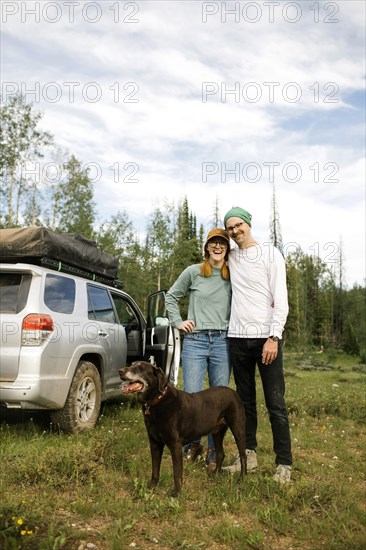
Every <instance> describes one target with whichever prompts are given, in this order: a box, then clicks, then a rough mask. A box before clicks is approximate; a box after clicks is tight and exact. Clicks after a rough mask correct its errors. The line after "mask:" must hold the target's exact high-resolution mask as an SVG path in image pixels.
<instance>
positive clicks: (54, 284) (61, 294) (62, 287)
mask: <svg viewBox="0 0 366 550" xmlns="http://www.w3.org/2000/svg"><path fill="white" fill-rule="evenodd" d="M44 303H45V304H46V306H47V307H48V308H49V309H51V310H52V311H57V312H58V313H72V312H73V311H74V306H75V281H74V280H73V279H70V278H69V277H62V275H51V274H49V273H48V274H47V276H46V284H45V289H44Z"/></svg>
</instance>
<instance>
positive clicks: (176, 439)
mask: <svg viewBox="0 0 366 550" xmlns="http://www.w3.org/2000/svg"><path fill="white" fill-rule="evenodd" d="M119 375H120V378H121V380H122V385H121V389H122V391H123V392H124V393H126V394H128V393H136V394H137V399H138V400H139V401H140V402H141V403H142V410H143V413H144V420H145V426H146V430H147V433H148V436H149V441H150V451H151V460H152V475H151V481H150V483H149V487H150V488H152V487H155V486H156V485H157V483H158V481H159V474H160V464H161V458H162V455H163V449H164V446H165V445H166V446H167V447H168V448H169V450H170V453H171V456H172V462H173V475H174V490H173V492H172V495H173V496H178V494H179V493H180V490H181V487H182V479H183V453H182V446H183V445H186V444H187V443H190V442H192V441H195V440H196V439H199V438H200V437H201V436H203V435H207V434H209V433H212V437H213V440H214V443H215V449H216V460H217V469H216V471H217V472H220V470H221V466H222V463H223V460H224V456H225V454H224V449H223V446H222V441H223V439H224V435H225V433H226V430H227V429H228V427H229V428H230V430H231V431H232V433H233V435H234V438H235V442H236V445H237V447H238V451H239V455H240V461H241V477H243V473H244V472H245V473H246V454H245V418H244V407H243V404H242V401H241V399H240V397H239V395H238V394H237V393H236V391H234V390H232V389H230V388H227V387H224V386H216V387H213V388H209V389H207V390H203V391H200V392H197V393H187V392H184V391H181V390H178V389H177V388H175V387H174V386H173V385H171V384H169V383H168V380H167V377H166V376H165V374H164V373H163V371H162V370H161V369H160V368H158V367H156V366H155V365H151V364H150V363H147V362H145V361H135V362H134V363H132V365H131V366H130V367H127V368H125V369H120V371H119Z"/></svg>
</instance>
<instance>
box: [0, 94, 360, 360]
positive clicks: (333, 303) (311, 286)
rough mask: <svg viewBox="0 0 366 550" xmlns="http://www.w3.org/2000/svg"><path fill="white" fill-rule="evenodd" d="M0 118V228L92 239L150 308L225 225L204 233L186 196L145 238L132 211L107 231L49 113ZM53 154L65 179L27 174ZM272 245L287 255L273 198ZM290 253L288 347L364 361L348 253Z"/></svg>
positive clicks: (10, 112) (12, 104) (25, 108)
mask: <svg viewBox="0 0 366 550" xmlns="http://www.w3.org/2000/svg"><path fill="white" fill-rule="evenodd" d="M0 110H1V113H0V116H1V129H0V144H1V151H0V182H1V187H0V227H1V228H6V227H24V226H30V225H33V226H34V225H43V226H46V227H49V228H51V229H53V230H55V231H58V232H76V233H80V234H82V235H84V236H85V237H88V238H90V239H94V240H95V241H96V242H97V244H98V246H99V247H100V248H102V249H103V250H104V251H105V252H108V253H110V254H113V255H116V256H118V257H119V278H120V280H121V281H123V283H124V289H125V290H126V292H128V293H129V294H131V296H133V297H134V299H135V300H136V301H137V303H138V304H139V305H140V307H141V308H142V309H143V310H145V306H146V298H147V296H148V294H149V293H151V292H154V291H156V290H160V289H163V288H169V287H170V286H171V285H172V283H173V282H174V281H175V279H176V278H177V276H178V275H179V274H180V273H181V271H182V270H183V269H184V268H185V267H186V266H188V265H189V264H192V263H198V262H200V261H201V260H202V248H203V243H204V238H205V235H206V233H207V231H208V230H209V229H210V228H211V227H213V226H215V225H222V222H221V216H220V215H219V209H218V204H216V205H215V206H214V207H213V218H212V224H211V227H203V226H202V225H199V226H197V220H196V215H195V213H194V212H192V211H191V209H190V206H189V203H188V200H187V198H186V197H181V198H180V201H179V204H178V205H176V204H164V205H160V206H158V207H155V208H154V209H153V211H152V212H151V213H150V216H149V218H148V220H147V223H146V230H145V234H146V237H144V239H141V238H140V237H139V235H138V233H137V231H136V229H135V228H134V225H133V223H132V221H131V220H130V218H129V215H128V212H126V211H119V212H116V213H114V214H113V215H112V216H111V217H110V219H108V220H104V221H103V222H102V223H100V221H98V212H97V207H96V203H95V201H94V192H93V183H92V181H91V178H90V175H89V170H88V168H85V167H83V164H82V161H81V160H80V159H77V158H76V157H75V155H73V154H69V153H65V152H64V151H60V149H59V148H57V146H56V144H55V142H54V137H53V135H52V134H51V133H49V132H46V131H42V130H40V129H39V122H40V120H41V118H42V114H41V113H39V112H36V111H35V110H34V106H33V104H29V103H25V102H24V101H23V98H22V97H21V96H14V97H12V98H11V99H10V100H9V101H8V102H6V103H4V104H2V105H1V107H0ZM46 155H47V158H52V159H54V161H55V163H60V164H62V166H63V170H62V175H58V174H57V173H56V174H53V176H51V175H49V177H47V178H46V181H44V180H43V179H42V177H38V176H39V174H38V175H37V173H36V171H33V172H32V170H31V169H28V170H24V169H23V168H24V167H26V166H28V167H29V166H35V163H36V161H40V159H43V158H45V156H46ZM32 163H33V164H32ZM55 163H54V164H55ZM51 164H52V163H50V165H51ZM268 240H269V241H271V242H273V244H275V245H276V246H278V248H279V249H280V250H282V251H283V247H282V241H281V230H280V226H279V216H278V212H277V207H276V198H275V194H274V195H273V200H272V213H271V217H270V220H269V238H268ZM284 255H285V259H286V265H287V283H288V292H289V305H290V313H289V317H288V321H287V325H286V334H285V345H286V347H287V349H289V350H294V351H299V352H300V351H303V350H306V349H312V350H317V351H319V352H320V353H321V352H322V351H323V350H327V351H329V350H330V349H331V350H333V351H334V352H335V353H336V352H337V351H344V352H346V353H348V354H350V355H354V356H355V357H356V356H358V357H360V359H361V361H362V362H366V302H365V285H362V286H361V285H360V284H354V286H353V287H352V288H348V287H347V286H346V285H345V283H344V269H345V266H344V265H343V263H344V261H343V252H342V245H340V246H339V253H338V256H337V261H336V262H334V263H332V264H329V263H325V262H324V261H323V260H322V259H321V258H320V257H319V256H317V255H316V254H313V255H308V254H305V253H304V252H303V251H302V249H301V248H300V247H297V249H295V250H294V248H292V249H291V251H290V252H288V253H285V254H284Z"/></svg>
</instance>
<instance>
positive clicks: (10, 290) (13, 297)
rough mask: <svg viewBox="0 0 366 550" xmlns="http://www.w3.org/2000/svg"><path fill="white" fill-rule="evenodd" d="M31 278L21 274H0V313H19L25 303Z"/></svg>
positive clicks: (28, 275)
mask: <svg viewBox="0 0 366 550" xmlns="http://www.w3.org/2000/svg"><path fill="white" fill-rule="evenodd" d="M31 278H32V276H31V275H30V274H22V273H0V311H1V313H19V311H22V309H24V307H25V304H26V303H27V297H28V292H29V286H30V282H31Z"/></svg>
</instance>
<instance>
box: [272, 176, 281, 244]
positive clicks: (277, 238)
mask: <svg viewBox="0 0 366 550" xmlns="http://www.w3.org/2000/svg"><path fill="white" fill-rule="evenodd" d="M269 227H270V241H271V243H272V244H273V245H274V246H275V247H276V248H278V250H279V251H280V252H281V254H282V255H283V242H282V233H281V225H280V215H279V212H278V208H277V203H276V191H275V186H274V185H273V194H272V203H271V217H270V226H269Z"/></svg>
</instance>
